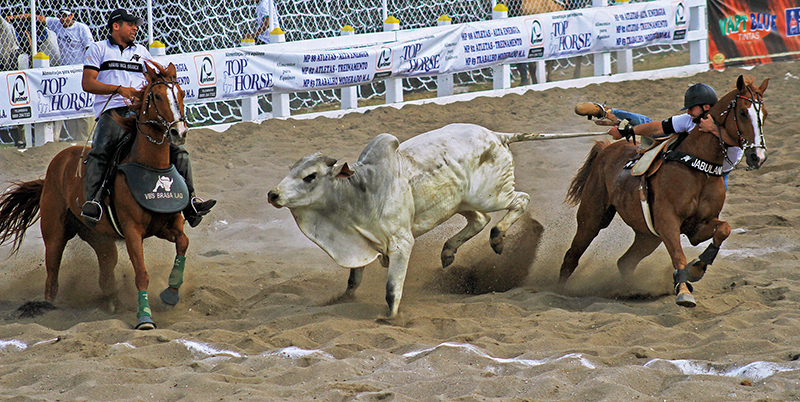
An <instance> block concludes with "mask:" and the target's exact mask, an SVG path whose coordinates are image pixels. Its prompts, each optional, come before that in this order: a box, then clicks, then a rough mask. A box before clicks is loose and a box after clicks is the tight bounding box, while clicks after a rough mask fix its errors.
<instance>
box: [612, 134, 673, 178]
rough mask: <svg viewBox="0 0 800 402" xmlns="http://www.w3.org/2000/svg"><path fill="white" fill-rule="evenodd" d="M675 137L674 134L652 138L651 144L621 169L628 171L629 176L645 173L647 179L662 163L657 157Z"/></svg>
mask: <svg viewBox="0 0 800 402" xmlns="http://www.w3.org/2000/svg"><path fill="white" fill-rule="evenodd" d="M677 137H678V136H677V135H676V134H672V135H670V136H667V137H663V138H654V139H653V143H652V144H651V145H650V146H649V147H648V148H647V149H645V150H644V151H639V152H640V153H637V155H636V157H634V158H633V159H631V160H630V161H628V163H626V164H625V166H624V167H623V168H624V169H630V171H631V176H642V175H644V174H645V173H647V176H648V177H649V176H652V175H653V174H654V173H655V172H656V171H657V170H658V168H659V167H661V164H662V163H663V162H664V160H663V159H662V158H659V155H661V153H662V152H665V150H666V148H667V147H668V146H669V145H670V144H672V143H674V140H675V139H676V138H677Z"/></svg>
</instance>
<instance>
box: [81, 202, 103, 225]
mask: <svg viewBox="0 0 800 402" xmlns="http://www.w3.org/2000/svg"><path fill="white" fill-rule="evenodd" d="M87 205H94V206H96V207H97V210H98V211H99V212H100V213H99V214H98V215H97V216H92V215H87V214H86V213H85V212H86V206H87ZM81 217H82V218H83V220H84V221H85V222H86V224H87V225H88V226H89V227H94V226H95V225H97V222H100V219H102V218H103V206H102V205H101V204H100V203H99V202H97V201H96V200H89V201H86V202H84V203H83V206H82V207H81Z"/></svg>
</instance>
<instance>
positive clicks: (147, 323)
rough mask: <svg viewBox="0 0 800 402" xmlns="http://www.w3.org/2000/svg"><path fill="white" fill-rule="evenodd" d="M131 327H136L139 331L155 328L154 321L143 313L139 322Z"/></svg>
mask: <svg viewBox="0 0 800 402" xmlns="http://www.w3.org/2000/svg"><path fill="white" fill-rule="evenodd" d="M133 329H138V330H140V331H149V330H151V329H156V323H155V322H154V321H153V319H152V318H151V317H150V316H149V315H143V316H142V318H140V319H139V323H138V324H136V326H135V327H133Z"/></svg>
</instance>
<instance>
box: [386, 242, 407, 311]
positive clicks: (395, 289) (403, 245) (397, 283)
mask: <svg viewBox="0 0 800 402" xmlns="http://www.w3.org/2000/svg"><path fill="white" fill-rule="evenodd" d="M413 247H414V237H413V236H412V235H411V233H410V232H409V233H401V234H398V235H397V237H396V238H395V239H393V240H392V244H390V245H389V253H388V254H389V272H388V274H387V278H386V304H388V306H389V312H388V313H389V314H388V318H389V319H396V318H397V314H398V311H399V308H400V299H401V298H402V297H403V284H404V283H405V280H406V272H408V258H409V256H410V255H411V249H412V248H413Z"/></svg>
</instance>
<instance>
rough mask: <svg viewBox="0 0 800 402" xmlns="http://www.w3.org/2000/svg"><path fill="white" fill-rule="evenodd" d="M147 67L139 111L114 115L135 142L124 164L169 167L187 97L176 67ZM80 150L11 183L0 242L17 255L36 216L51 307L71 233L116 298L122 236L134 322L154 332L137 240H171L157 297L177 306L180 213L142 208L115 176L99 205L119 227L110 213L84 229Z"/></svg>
mask: <svg viewBox="0 0 800 402" xmlns="http://www.w3.org/2000/svg"><path fill="white" fill-rule="evenodd" d="M151 64H152V67H151ZM145 65H146V73H145V75H146V78H147V81H148V82H147V85H146V86H145V87H144V88H143V89H142V90H141V91H140V95H139V99H138V100H137V101H136V102H134V104H133V105H132V107H131V109H132V110H134V111H136V117H129V118H122V117H118V118H117V117H115V119H116V120H117V121H118V122H119V123H120V124H121V125H123V127H125V128H126V129H127V132H128V135H130V136H133V138H134V139H133V144H132V145H131V150H130V153H129V154H128V155H127V156H126V157H125V158H124V159H123V160H122V162H123V163H125V162H136V163H138V164H141V165H145V166H147V167H150V168H155V169H168V168H169V167H170V160H169V145H170V143H173V144H176V145H178V144H183V143H184V142H185V140H186V134H187V132H188V128H187V126H186V121H185V117H184V114H183V97H184V92H183V90H182V89H181V87H180V86H179V85H178V83H177V82H176V75H177V74H176V68H175V65H173V64H172V63H170V65H169V67H167V68H166V69H165V68H164V67H162V66H160V65H158V64H156V63H154V62H151V61H147V63H146V64H145ZM85 152H86V150H85V149H84V147H81V146H73V147H70V148H66V149H64V150H63V151H61V152H59V153H58V154H57V155H56V156H55V157H54V158H53V160H52V161H51V162H50V165H49V166H48V168H47V174H46V176H45V178H44V179H39V180H34V181H30V182H23V183H16V184H13V185H12V186H11V187H9V188H8V189H7V190H6V192H5V193H4V194H3V195H2V196H1V197H0V243H4V242H6V241H7V240H9V239H11V238H12V237H13V238H14V241H13V245H14V247H13V250H12V254H13V253H16V252H17V251H19V247H20V244H21V242H22V239H23V237H24V235H25V231H26V229H27V228H29V227H30V226H31V225H33V224H34V223H35V222H36V219H37V218H38V216H37V213H39V214H40V215H41V230H42V237H43V239H44V245H45V265H46V267H47V279H46V281H45V291H44V296H45V300H46V304H47V305H48V306H49V307H51V308H52V305H49V303H51V302H53V301H54V300H55V298H56V295H57V293H58V271H59V268H60V265H61V257H62V254H63V252H64V247H65V246H66V244H67V241H68V240H70V239H71V238H72V237H74V236H75V235H76V234H77V235H78V236H79V237H80V238H81V239H83V240H84V241H86V242H87V243H89V245H90V246H91V247H92V248H93V249H94V251H95V253H96V254H97V260H98V263H99V265H100V288H101V290H102V292H103V296H104V297H107V298H108V299H109V300H112V302H113V301H116V299H115V298H116V289H115V279H114V267H115V266H116V264H117V247H116V244H115V242H116V241H118V240H122V239H123V238H124V240H125V244H126V246H127V250H128V256H129V257H130V259H131V263H132V264H133V270H134V272H135V283H136V289H137V290H138V291H139V306H138V311H137V318H138V320H139V322H138V324H137V325H136V328H137V329H153V328H155V323H154V322H153V320H152V318H151V315H152V313H151V310H150V306H149V302H148V298H147V287H148V285H149V281H150V279H149V276H148V274H147V269H146V268H145V265H144V254H143V245H142V241H143V240H144V239H145V238H147V237H150V236H157V237H160V238H162V239H165V240H168V241H170V242H173V243H175V250H176V253H177V256H176V257H175V264H174V266H173V271H172V273H171V275H170V280H169V284H170V285H169V288H167V289H166V290H165V291H164V292H163V293H162V296H161V298H162V300H163V301H164V302H165V303H167V304H172V305H174V304H176V303H177V302H178V297H177V296H178V293H177V292H178V288H179V287H180V284H181V283H182V282H183V267H184V263H185V258H186V250H187V248H188V247H189V238H188V237H187V236H186V234H185V233H184V232H183V216H182V215H181V214H180V213H179V212H177V213H154V212H151V211H149V210H146V209H144V208H142V207H141V206H140V205H139V204H138V203H137V202H136V200H134V198H133V195H132V192H131V190H130V188H129V187H128V184H127V182H126V179H125V175H124V174H123V173H122V172H117V174H116V177H114V178H113V180H112V181H113V186H114V187H113V190H112V191H111V195H109V196H106V197H105V200H104V201H105V205H107V206H111V205H113V206H114V208H106V210H107V211H108V210H111V211H113V212H115V214H114V215H116V217H117V221H118V222H119V224H118V226H117V224H116V222H114V221H113V219H111V215H112V214H111V213H104V214H103V217H102V219H101V220H100V221H99V222H98V224H97V225H96V226H95V227H94V228H93V229H89V227H87V226H86V225H85V224H84V223H83V220H82V219H81V218H80V215H81V205H83V202H84V198H85V197H84V183H83V170H84V167H83V166H84V165H83V163H82V160H83V155H84V154H85ZM115 226H117V229H119V231H117V230H116V229H115ZM120 234H122V235H123V236H124V237H123V236H120ZM112 308H113V304H112Z"/></svg>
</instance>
